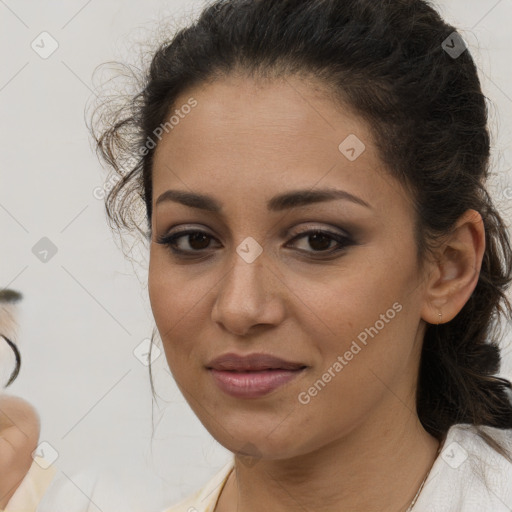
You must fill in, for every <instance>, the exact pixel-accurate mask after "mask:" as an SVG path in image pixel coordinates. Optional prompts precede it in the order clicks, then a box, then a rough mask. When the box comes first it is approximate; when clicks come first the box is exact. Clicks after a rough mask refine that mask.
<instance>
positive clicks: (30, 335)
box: [0, 0, 512, 510]
mask: <svg viewBox="0 0 512 512" xmlns="http://www.w3.org/2000/svg"><path fill="white" fill-rule="evenodd" d="M203 4H204V2H199V1H197V0H196V1H190V0H189V1H185V0H184V1H177V0H167V1H164V0H145V1H142V0H131V1H129V2H128V1H125V2H122V1H121V0H103V1H99V0H90V1H89V2H87V1H86V0H67V1H64V0H61V1H48V0H46V1H38V2H36V1H34V0H32V1H29V0H0V48H1V49H0V52H1V68H0V69H1V71H0V119H1V125H0V130H1V132H0V144H1V148H0V149H1V151H0V176H1V178H0V232H1V234H2V250H1V258H2V260H1V265H0V286H2V287H10V288H13V289H16V290H20V291H21V292H22V293H23V294H24V300H23V303H22V308H21V316H20V322H21V325H22V328H21V331H20V338H19V342H20V346H21V350H22V356H23V366H22V371H21V373H20V376H19V378H18V380H17V381H16V382H15V383H14V384H13V385H12V386H11V387H10V388H9V390H8V391H9V393H10V394H15V395H19V396H22V397H24V398H26V399H27V400H29V401H30V402H31V403H33V404H34V405H35V407H36V408H37V410H38V411H39V414H40V416H41V421H42V431H41V441H47V442H49V443H50V444H51V445H52V446H53V447H54V448H55V449H56V450H57V452H58V453H59V458H58V459H57V460H56V462H55V465H56V466H57V467H58V468H59V470H60V471H62V472H63V473H65V475H67V477H66V478H68V477H70V478H71V479H73V475H74V474H75V473H77V472H78V471H80V470H83V469H93V470H100V469H101V470H104V471H105V474H107V473H109V474H113V475H115V477H116V479H117V481H119V482H125V483H126V482H137V484H136V485H134V486H132V487H128V486H126V485H123V487H122V488H119V489H118V490H116V492H117V491H118V492H119V493H121V494H126V495H129V496H130V497H131V498H130V499H131V500H132V501H131V505H132V508H133V510H142V509H145V510H158V509H159V508H162V507H164V506H168V505H170V504H172V503H174V502H176V501H177V500H178V499H179V498H181V497H183V496H185V495H188V494H189V493H191V492H192V491H193V490H195V489H196V488H198V487H199V486H201V485H202V484H204V483H205V482H206V481H207V480H208V479H209V478H210V477H211V476H212V475H213V473H214V472H216V471H217V470H218V469H219V468H220V467H221V466H222V465H223V464H224V463H225V462H226V461H227V460H228V458H229V457H230V455H231V454H230V453H229V452H228V451H227V450H225V449H224V448H223V447H222V446H220V445H219V444H218V443H217V442H216V441H215V440H213V439H212V438H211V437H210V435H209V434H208V433H207V432H206V430H205V429H204V428H203V427H202V425H201V424H200V423H199V421H198V420H197V419H196V417H195V416H194V415H193V414H192V412H191V411H190V409H189V407H188V405H187V404H186V403H185V401H184V399H183V397H182V395H181V394H180V392H179V391H178V390H177V388H176V385H175V384H174V381H173V379H172V377H171V376H170V374H169V372H168V369H167V365H166V362H165V358H164V356H163V354H162V355H161V356H160V357H159V358H158V359H157V360H156V361H155V362H154V364H153V371H154V374H155V384H156V387H157V392H158V394H159V396H160V397H161V399H160V400H158V402H157V403H156V404H155V405H154V425H155V437H154V439H153V441H152V440H151V423H152V417H151V412H152V398H151V391H150V386H149V374H148V368H147V367H146V366H144V365H143V364H142V363H141V362H140V361H139V360H138V359H137V358H136V357H135V356H134V355H133V350H134V349H135V347H136V346H137V345H139V344H140V343H141V342H142V340H144V339H145V338H148V337H149V336H150V335H151V331H152V328H153V325H154V324H153V320H152V316H151V310H150V307H149V301H148V299H147V287H146V283H145V278H146V274H145V268H146V266H147V255H144V252H142V253H141V254H139V255H137V257H139V258H140V259H141V263H140V265H139V266H137V267H136V268H134V267H133V266H132V265H131V264H130V262H129V261H127V260H126V259H125V258H124V256H123V253H122V251H121V248H120V247H118V246H116V243H115V240H114V238H113V236H112V233H111V231H110V230H109V228H108V226H107V224H106V219H105V214H104V206H103V202H102V201H101V200H98V199H96V198H95V197H94V196H93V190H94V189H95V188H96V187H98V186H102V185H103V181H104V177H105V173H104V171H103V170H102V169H101V167H100V165H99V163H98V160H97V159H96V156H95V155H94V154H93V151H92V150H91V143H90V139H89V134H88V132H87V129H86V127H85V122H84V108H85V105H86V103H87V102H88V101H90V98H91V94H92V89H93V79H92V76H93V71H94V69H95V68H96V67H97V66H98V65H99V64H101V63H103V62H106V61H109V60H118V61H125V60H126V59H127V58H129V59H131V61H133V59H132V57H133V55H134V53H133V52H138V50H137V42H138V41H141V42H144V41H147V40H148V39H150V38H151V36H152V34H153V35H154V34H155V31H156V30H157V28H158V20H162V19H163V18H164V17H165V16H168V15H173V16H174V19H175V21H174V24H175V25H182V24H184V23H185V22H186V21H187V19H190V17H191V16H193V15H194V13H197V12H198V9H199V8H200V7H201V6H202V5H203ZM437 6H438V9H439V10H440V12H441V14H443V15H444V17H445V18H446V19H447V21H449V22H451V23H452V24H454V25H455V26H456V27H458V28H459V30H460V32H461V34H462V35H463V37H464V38H465V40H466V42H467V43H468V44H469V47H470V51H471V53H472V54H473V56H474V58H475V60H476V61H477V65H478V66H479V69H480V76H481V79H482V82H483V87H484V92H485V93H486V95H487V96H488V98H489V99H490V101H491V102H492V104H493V107H492V109H491V111H490V118H491V129H492V132H493V147H494V150H493V159H494V167H493V172H494V173H495V174H496V177H495V180H494V182H493V184H492V190H493V193H494V196H495V198H496V201H498V203H499V204H500V205H501V206H502V207H503V208H507V207H508V210H504V215H505V217H506V219H507V222H509V221H510V211H511V210H510V204H511V201H512V194H511V193H510V191H511V190H512V189H509V192H508V193H505V190H506V187H510V186H512V175H511V173H510V167H511V166H510V163H511V160H512V155H511V152H510V148H511V139H512V64H511V59H510V54H511V49H512V32H511V30H510V26H511V23H512V0H501V1H497V0H444V1H442V2H438V3H437ZM171 26H172V25H171ZM43 31H47V32H49V33H50V34H51V35H52V37H53V38H55V39H56V40H57V41H58V44H59V48H58V49H57V51H56V52H55V53H54V54H53V55H51V56H50V57H49V58H48V59H42V58H41V57H40V56H39V55H38V54H36V53H35V52H34V51H33V50H32V48H31V42H32V41H33V40H34V39H35V38H36V36H38V35H39V34H40V33H41V32H43ZM507 196H508V197H507ZM42 237H48V238H49V239H50V240H51V241H52V242H53V244H55V246H56V247H57V253H56V254H55V256H54V257H53V258H51V260H50V261H48V262H47V263H43V262H41V261H40V260H39V259H37V258H36V257H35V256H34V254H33V253H32V247H33V246H34V245H35V244H36V243H37V242H38V241H39V240H40V239H41V238H42ZM504 352H505V356H504V366H503V371H502V374H503V375H505V376H507V377H509V378H511V377H512V351H511V350H510V348H508V349H505V350H504ZM103 499H104V498H102V496H101V493H100V492H99V491H97V495H95V500H94V501H95V505H97V506H98V508H100V509H103V510H105V509H104V503H105V502H104V501H102V500H103ZM102 505H103V506H102ZM91 510H96V509H95V508H94V507H93V508H92V509H91Z"/></svg>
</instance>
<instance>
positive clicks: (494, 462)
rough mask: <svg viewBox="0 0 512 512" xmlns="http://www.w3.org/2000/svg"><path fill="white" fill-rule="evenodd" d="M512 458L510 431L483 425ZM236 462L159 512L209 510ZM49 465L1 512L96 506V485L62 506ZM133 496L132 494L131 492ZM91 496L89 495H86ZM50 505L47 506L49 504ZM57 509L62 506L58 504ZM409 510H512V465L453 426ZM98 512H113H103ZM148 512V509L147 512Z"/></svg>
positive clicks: (467, 430) (468, 429)
mask: <svg viewBox="0 0 512 512" xmlns="http://www.w3.org/2000/svg"><path fill="white" fill-rule="evenodd" d="M484 430H486V431H487V432H488V433H489V434H491V435H492V436H493V437H494V438H495V439H497V440H498V441H499V442H500V443H501V444H502V445H504V446H505V448H506V449H507V450H509V452H510V453H511V454H512V429H509V430H501V429H495V428H491V427H484ZM233 463H234V458H233V459H231V460H230V461H229V462H228V463H227V464H225V465H224V466H223V467H222V468H221V469H220V470H218V471H217V472H216V473H215V474H214V475H213V476H212V478H211V479H210V480H209V481H208V482H207V483H206V484H205V485H204V486H203V487H202V488H200V489H199V490H197V491H196V492H195V493H193V494H192V495H190V496H187V497H186V498H184V499H183V500H181V501H180V502H179V503H177V504H176V505H174V506H171V507H170V508H166V509H165V510H162V511H160V512H213V511H214V509H215V505H216V503H217V500H218V498H219V496H220V494H221V491H222V488H223V487H224V485H225V483H226V481H227V479H228V477H229V474H230V472H231V471H232V470H233ZM55 473H56V470H55V469H54V468H53V466H51V467H49V468H48V469H41V468H40V467H39V466H38V465H37V464H36V463H35V462H34V463H33V464H32V466H31V468H30V470H29V472H28V473H27V475H26V476H25V478H24V480H23V481H22V483H21V485H20V487H18V489H17V490H16V492H15V494H14V495H13V497H12V498H11V500H10V501H9V503H8V504H7V506H6V508H5V511H0V512H60V510H62V511H63V512H64V510H65V511H66V512H68V511H69V510H70V509H71V508H72V510H73V512H75V511H76V512H87V511H88V510H89V512H90V511H92V510H95V509H94V508H89V507H90V501H91V500H92V501H93V502H94V486H91V487H90V490H88V492H87V494H88V497H89V498H91V500H84V505H83V506H82V505H80V504H78V503H75V502H73V506H72V507H67V506H66V505H65V499H64V498H60V496H61V494H59V490H58V489H59V487H58V486H55V485H51V484H52V481H53V480H55ZM133 492H136V490H135V489H134V490H133ZM89 493H90V494H89ZM49 503H52V506H51V507H49V506H48V504H49ZM59 505H60V506H59ZM412 510H413V512H511V511H512V463H510V462H509V461H508V460H506V459H505V458H504V457H502V456H501V455H499V454H498V453H497V452H496V451H495V450H493V449H492V448H491V447H490V446H488V445H487V443H486V442H485V441H484V440H483V439H481V438H480V436H478V435H477V434H476V432H475V431H474V427H472V426H470V425H454V426H453V427H451V428H450V430H449V431H448V434H447V437H446V441H445V443H444V446H443V450H442V451H441V453H440V455H439V456H438V457H437V459H436V460H435V462H434V465H433V466H432V469H431V471H430V474H429V476H428V479H427V481H426V482H425V485H424V486H423V489H422V491H421V493H420V495H419V497H418V500H417V501H416V504H415V505H414V507H413V509H412ZM102 512H114V511H110V510H103V511H102ZM148 512H151V511H148Z"/></svg>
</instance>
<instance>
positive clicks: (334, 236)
mask: <svg viewBox="0 0 512 512" xmlns="http://www.w3.org/2000/svg"><path fill="white" fill-rule="evenodd" d="M195 234H200V235H204V236H205V237H207V238H209V239H215V237H213V236H211V235H209V234H208V233H206V232H205V231H201V230H196V229H188V230H183V231H179V232H177V233H175V234H173V235H167V236H160V237H157V240H156V242H157V243H158V244H161V245H165V246H167V247H168V249H169V250H170V251H171V253H172V254H173V255H175V256H177V257H181V258H193V257H194V256H191V255H190V253H200V252H202V251H203V250H201V249H200V250H196V251H194V250H192V251H184V250H182V249H177V248H176V241H177V240H179V239H180V238H184V237H186V236H189V235H195ZM312 235H322V236H325V237H328V238H330V239H331V241H332V240H334V241H335V242H337V243H338V244H339V247H338V248H336V249H334V250H333V249H328V250H325V251H300V252H302V253H304V252H305V253H317V254H320V255H321V256H323V255H329V256H331V255H333V254H337V253H339V252H342V251H344V250H345V249H346V248H348V247H350V246H351V245H354V242H353V240H351V239H350V238H349V237H347V236H344V235H341V234H339V233H333V232H331V231H324V230H321V229H309V230H307V231H304V232H302V233H299V234H298V235H296V236H294V237H293V238H292V239H291V240H290V242H293V241H295V240H299V239H301V238H307V237H308V236H312ZM189 242H190V240H189ZM204 250H207V249H204ZM322 253H323V254H322Z"/></svg>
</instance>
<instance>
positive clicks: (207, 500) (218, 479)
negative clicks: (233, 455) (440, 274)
mask: <svg viewBox="0 0 512 512" xmlns="http://www.w3.org/2000/svg"><path fill="white" fill-rule="evenodd" d="M233 467H234V461H233V460H230V461H229V462H227V463H226V464H225V465H224V466H223V467H222V468H221V469H220V470H219V471H217V473H215V474H214V475H213V477H212V478H211V479H210V480H209V481H208V482H207V483H206V484H205V485H204V486H203V487H202V488H201V489H199V490H198V491H196V492H195V493H194V494H192V495H190V496H187V497H186V498H184V499H183V500H181V501H180V502H179V503H177V504H175V505H173V506H172V507H170V508H167V509H165V510H163V511H162V512H213V510H214V508H215V505H216V503H217V500H218V498H219V496H220V493H221V491H222V488H223V487H224V484H225V483H226V481H227V479H228V477H229V475H230V473H231V471H232V470H233Z"/></svg>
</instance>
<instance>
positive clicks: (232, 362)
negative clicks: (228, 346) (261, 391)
mask: <svg viewBox="0 0 512 512" xmlns="http://www.w3.org/2000/svg"><path fill="white" fill-rule="evenodd" d="M306 366H307V365H305V364H304V363H298V362H295V361H286V360H285V359H281V358H280V357H276V356H272V355H270V354H248V355H245V356H241V355H238V354H235V353H233V352H230V353H229V354H223V355H221V356H219V357H216V358H215V359H212V360H211V361H210V362H209V363H208V364H207V365H206V367H207V368H208V369H214V370H228V371H235V372H251V371H260V370H300V369H301V368H305V367H306Z"/></svg>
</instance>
